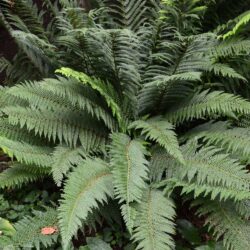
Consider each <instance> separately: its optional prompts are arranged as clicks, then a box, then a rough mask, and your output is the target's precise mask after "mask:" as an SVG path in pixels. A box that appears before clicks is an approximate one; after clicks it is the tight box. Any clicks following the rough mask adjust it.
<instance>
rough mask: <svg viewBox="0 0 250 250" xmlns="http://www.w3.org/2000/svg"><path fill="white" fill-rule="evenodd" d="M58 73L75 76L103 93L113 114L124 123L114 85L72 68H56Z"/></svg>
mask: <svg viewBox="0 0 250 250" xmlns="http://www.w3.org/2000/svg"><path fill="white" fill-rule="evenodd" d="M56 73H61V74H62V75H65V76H67V77H73V78H75V79H77V80H79V81H80V82H82V83H84V84H89V85H90V86H91V88H93V89H94V90H96V91H97V92H99V93H100V95H102V96H103V97H104V98H105V100H106V102H107V104H108V106H109V107H110V108H111V110H112V112H113V115H114V116H115V117H116V118H117V120H118V122H119V123H120V125H122V124H121V123H122V119H123V117H122V114H121V109H120V107H119V105H118V104H117V100H118V96H117V93H116V91H115V90H114V88H113V87H112V85H110V84H108V83H105V82H103V81H101V80H100V79H96V78H91V77H89V76H88V75H86V74H84V73H82V72H77V71H74V70H72V69H70V68H61V69H60V70H56Z"/></svg>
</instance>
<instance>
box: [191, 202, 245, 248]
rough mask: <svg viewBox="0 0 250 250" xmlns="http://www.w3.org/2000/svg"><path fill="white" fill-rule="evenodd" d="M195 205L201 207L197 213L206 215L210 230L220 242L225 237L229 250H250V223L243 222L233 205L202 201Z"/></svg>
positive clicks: (225, 243)
mask: <svg viewBox="0 0 250 250" xmlns="http://www.w3.org/2000/svg"><path fill="white" fill-rule="evenodd" d="M194 205H201V207H199V208H198V211H197V213H198V214H199V215H204V216H205V218H206V224H207V225H209V229H210V230H211V229H213V234H214V236H215V237H216V239H217V240H218V239H219V238H221V237H223V244H224V246H225V247H226V249H228V250H238V249H249V248H250V242H249V232H250V224H249V221H247V220H243V219H242V218H241V217H240V216H239V215H238V214H237V212H236V211H235V209H234V206H233V204H232V203H230V202H227V203H223V202H217V201H210V200H200V201H196V202H194Z"/></svg>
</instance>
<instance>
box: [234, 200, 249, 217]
mask: <svg viewBox="0 0 250 250" xmlns="http://www.w3.org/2000/svg"><path fill="white" fill-rule="evenodd" d="M235 209H236V210H237V212H238V213H239V215H241V216H243V218H244V219H245V220H249V218H250V199H248V200H243V201H239V202H237V203H236V204H235Z"/></svg>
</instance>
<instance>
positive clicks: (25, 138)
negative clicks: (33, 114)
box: [0, 117, 44, 146]
mask: <svg viewBox="0 0 250 250" xmlns="http://www.w3.org/2000/svg"><path fill="white" fill-rule="evenodd" d="M0 131H1V132H0V135H1V136H2V137H5V138H7V139H9V140H12V141H16V142H24V143H29V144H32V145H37V146H38V145H40V146H41V145H44V144H43V140H42V139H40V138H37V137H35V136H34V134H32V133H30V132H29V131H28V130H25V129H20V127H19V126H15V125H11V124H9V122H8V119H6V118H2V117H1V119H0Z"/></svg>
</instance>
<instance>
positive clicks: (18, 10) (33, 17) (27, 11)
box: [1, 0, 46, 39]
mask: <svg viewBox="0 0 250 250" xmlns="http://www.w3.org/2000/svg"><path fill="white" fill-rule="evenodd" d="M1 2H2V3H1V7H2V8H3V9H2V10H3V13H4V16H5V18H6V21H7V22H8V23H9V25H11V26H12V28H13V29H19V30H22V31H25V30H26V31H29V32H31V33H34V34H36V35H38V36H39V37H40V38H43V39H45V38H46V34H45V33H46V31H45V29H44V26H43V14H44V13H43V11H39V9H38V6H37V4H34V2H33V1H32V0H16V1H15V2H14V8H15V12H14V13H13V11H12V8H10V2H9V1H8V0H2V1H1ZM4 4H5V5H4Z"/></svg>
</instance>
